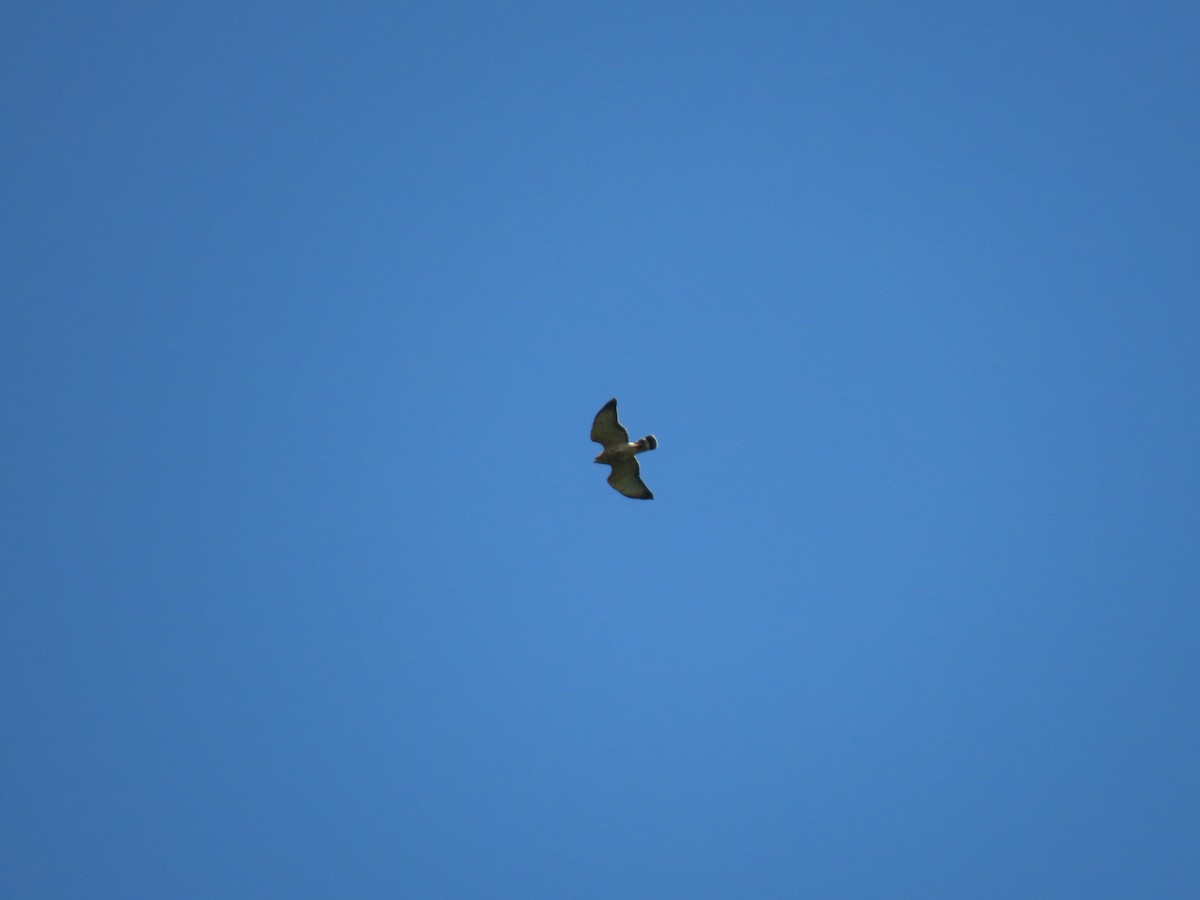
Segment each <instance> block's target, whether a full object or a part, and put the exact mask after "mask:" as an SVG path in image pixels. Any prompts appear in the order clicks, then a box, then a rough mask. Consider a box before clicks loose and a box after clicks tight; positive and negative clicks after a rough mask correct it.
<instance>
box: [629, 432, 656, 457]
mask: <svg viewBox="0 0 1200 900" xmlns="http://www.w3.org/2000/svg"><path fill="white" fill-rule="evenodd" d="M657 449H658V438H656V437H655V436H654V435H652V434H648V435H646V436H645V437H644V438H642V439H641V440H640V441H638V442H637V450H635V451H634V452H635V453H641V452H643V451H644V450H657Z"/></svg>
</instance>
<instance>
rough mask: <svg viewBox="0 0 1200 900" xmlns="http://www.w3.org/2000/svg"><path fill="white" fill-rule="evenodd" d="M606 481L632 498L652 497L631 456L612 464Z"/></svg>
mask: <svg viewBox="0 0 1200 900" xmlns="http://www.w3.org/2000/svg"><path fill="white" fill-rule="evenodd" d="M622 431H624V429H622ZM608 483H609V484H611V485H612V486H613V487H615V488H616V489H617V490H618V491H620V492H621V493H622V494H624V495H625V496H626V497H632V498H633V499H634V500H653V499H654V495H653V494H652V493H650V488H648V487H646V484H645V482H643V481H642V473H641V469H640V468H639V467H638V463H637V460H636V459H634V458H633V457H632V456H631V457H629V458H628V459H626V460H622V461H621V462H619V463H616V464H614V465H613V467H612V474H611V475H609V476H608Z"/></svg>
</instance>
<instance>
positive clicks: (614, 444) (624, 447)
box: [592, 397, 658, 500]
mask: <svg viewBox="0 0 1200 900" xmlns="http://www.w3.org/2000/svg"><path fill="white" fill-rule="evenodd" d="M592 440H593V441H595V442H596V443H597V444H601V445H603V447H604V449H603V450H602V451H601V452H600V455H599V456H597V457H596V458H595V459H594V460H592V462H598V463H604V464H605V465H609V466H612V474H611V475H609V476H608V483H609V484H611V485H612V486H613V487H614V488H616V489H617V490H618V491H620V492H621V493H622V494H624V495H625V496H626V497H632V498H633V499H635V500H653V499H654V495H653V494H652V493H650V488H648V487H646V485H645V484H643V483H642V476H641V474H640V470H639V468H638V461H637V459H635V457H636V456H637V454H639V453H643V452H645V451H646V450H654V449H655V448H657V447H658V439H657V438H656V437H655V436H654V435H652V434H648V435H646V436H645V437H644V438H642V439H641V440H640V441H632V442H631V441H630V440H629V432H628V431H626V430H625V426H624V425H622V424H621V423H620V422H618V421H617V398H616V397H613V398H612V399H611V400H609V401H608V402H607V403H605V404H604V406H603V407H602V408H601V409H600V412H598V413H596V420H595V421H594V422H592Z"/></svg>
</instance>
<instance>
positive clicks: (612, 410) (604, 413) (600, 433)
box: [592, 397, 637, 497]
mask: <svg viewBox="0 0 1200 900" xmlns="http://www.w3.org/2000/svg"><path fill="white" fill-rule="evenodd" d="M592 440H593V441H595V442H596V443H597V444H603V445H604V446H605V447H609V446H612V445H613V444H627V443H629V432H628V431H626V430H625V426H624V425H622V424H621V423H620V422H618V421H617V398H616V397H613V398H612V399H611V400H609V401H608V402H607V403H605V404H604V406H603V407H602V408H601V410H600V412H598V413H596V420H595V421H594V422H592ZM634 478H637V470H636V468H635V470H634ZM610 484H611V482H610ZM614 487H615V485H614ZM618 490H620V489H619V488H618ZM621 493H624V491H622V492H621ZM629 496H631V497H632V496H633V494H630V495H629Z"/></svg>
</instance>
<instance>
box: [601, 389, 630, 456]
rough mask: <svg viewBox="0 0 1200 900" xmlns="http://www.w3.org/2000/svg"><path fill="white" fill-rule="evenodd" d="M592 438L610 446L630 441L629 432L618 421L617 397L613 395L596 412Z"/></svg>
mask: <svg viewBox="0 0 1200 900" xmlns="http://www.w3.org/2000/svg"><path fill="white" fill-rule="evenodd" d="M592 440H593V441H595V442H596V443H597V444H603V445H604V446H605V447H609V446H611V445H613V444H627V443H629V432H628V431H626V430H625V426H624V425H622V424H621V423H620V422H618V421H617V398H616V397H613V398H612V399H611V400H609V401H608V402H607V403H605V404H604V406H603V407H602V408H601V409H600V412H598V413H596V420H595V421H594V422H592Z"/></svg>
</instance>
